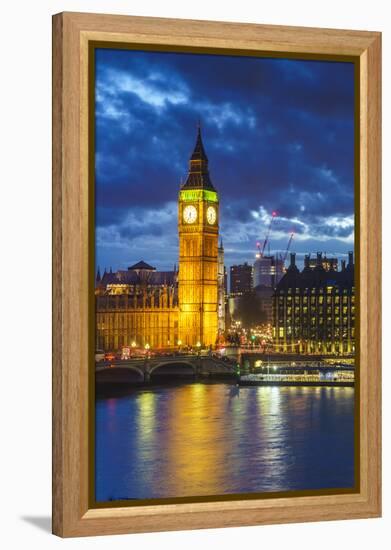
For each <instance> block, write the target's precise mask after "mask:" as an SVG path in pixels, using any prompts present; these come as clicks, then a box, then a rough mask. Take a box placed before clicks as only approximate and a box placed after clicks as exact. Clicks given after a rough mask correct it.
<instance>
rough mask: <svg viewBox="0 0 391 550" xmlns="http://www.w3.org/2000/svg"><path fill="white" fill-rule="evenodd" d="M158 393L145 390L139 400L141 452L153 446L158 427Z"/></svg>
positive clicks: (138, 436)
mask: <svg viewBox="0 0 391 550" xmlns="http://www.w3.org/2000/svg"><path fill="white" fill-rule="evenodd" d="M156 399H157V397H156V394H155V393H153V392H143V393H141V395H140V396H139V399H138V400H137V405H138V414H137V420H138V430H137V439H138V445H139V448H140V450H141V452H144V449H146V450H149V449H150V448H152V447H153V443H154V438H155V427H156Z"/></svg>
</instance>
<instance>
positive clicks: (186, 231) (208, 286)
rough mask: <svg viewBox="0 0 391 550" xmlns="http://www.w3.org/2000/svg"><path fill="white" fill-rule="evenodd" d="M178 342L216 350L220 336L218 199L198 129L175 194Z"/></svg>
mask: <svg viewBox="0 0 391 550" xmlns="http://www.w3.org/2000/svg"><path fill="white" fill-rule="evenodd" d="M178 234H179V275H178V303H179V321H178V323H179V326H178V332H179V340H180V341H181V343H182V345H188V346H214V345H215V344H216V340H217V335H218V238H219V199H218V195H217V192H216V189H215V188H214V187H213V184H212V182H211V180H210V177H209V169H208V158H207V156H206V153H205V149H204V146H203V143H202V138H201V130H200V128H198V134H197V140H196V145H195V148H194V151H193V154H192V156H191V158H190V163H189V173H188V176H187V179H186V182H185V183H184V184H183V185H182V187H181V189H180V191H179V199H178Z"/></svg>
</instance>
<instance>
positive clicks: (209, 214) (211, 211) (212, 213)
mask: <svg viewBox="0 0 391 550" xmlns="http://www.w3.org/2000/svg"><path fill="white" fill-rule="evenodd" d="M216 218H217V214H216V209H215V208H214V207H213V206H209V207H208V209H207V211H206V219H207V220H208V223H209V224H210V225H213V224H214V223H215V221H216Z"/></svg>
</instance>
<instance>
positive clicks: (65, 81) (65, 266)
mask: <svg viewBox="0 0 391 550" xmlns="http://www.w3.org/2000/svg"><path fill="white" fill-rule="evenodd" d="M107 41H110V42H112V43H118V44H119V43H129V44H133V45H134V44H136V45H139V46H140V49H142V48H143V47H147V46H149V47H150V48H151V47H156V48H158V47H159V48H162V47H163V48H171V49H175V48H176V49H177V50H181V49H182V50H183V49H185V50H186V48H187V49H188V48H198V50H199V49H202V48H207V49H208V50H209V51H214V50H216V51H217V50H218V51H221V50H224V51H225V52H226V53H229V52H230V51H235V52H244V53H247V54H251V55H256V54H259V55H261V54H262V52H264V53H265V52H269V53H270V52H275V53H276V54H278V55H280V56H282V55H287V56H289V55H290V56H297V57H300V56H303V55H306V56H308V55H310V56H311V55H312V56H314V57H316V56H319V55H321V56H335V55H339V56H346V57H349V58H354V60H355V61H356V62H357V67H358V70H359V101H360V103H359V131H360V143H359V151H358V150H357V151H356V153H357V155H358V162H359V164H358V168H359V185H360V186H359V195H358V197H357V199H356V205H357V207H358V210H359V226H358V227H357V231H359V233H360V239H359V250H356V254H357V260H358V263H359V280H358V281H357V282H358V285H357V287H358V288H357V290H358V292H359V304H360V316H359V334H360V348H359V349H360V351H359V365H360V383H359V385H358V386H357V387H356V391H358V392H359V404H360V410H359V432H360V437H359V449H358V452H359V457H360V461H359V464H360V471H359V488H358V490H357V492H354V493H352V492H349V493H346V494H323V495H318V496H295V497H294V498H292V497H280V498H276V497H274V496H273V495H270V498H260V499H245V498H243V499H242V500H225V501H221V502H216V501H210V502H188V503H180V504H178V503H174V504H153V505H145V506H133V507H125V506H122V507H110V508H102V507H100V508H91V507H90V504H89V503H90V498H89V491H90V489H89V487H90V486H91V468H90V467H89V458H88V457H89V445H91V433H90V430H89V422H90V420H91V419H90V418H89V416H90V413H89V407H88V403H89V392H90V391H91V388H90V382H89V380H90V378H89V376H88V372H89V365H90V363H91V360H90V355H91V353H90V349H91V342H92V340H91V332H93V331H91V330H90V325H91V319H90V314H89V312H90V311H91V309H90V308H91V300H93V292H90V291H91V279H90V277H89V273H90V268H89V265H90V260H91V258H90V246H89V243H90V242H91V216H92V210H91V202H92V199H91V197H92V196H93V189H92V185H91V177H90V174H89V172H90V171H89V142H88V136H89V132H88V125H89V107H88V106H89V97H88V93H89V92H88V77H89V43H90V42H107ZM380 116H381V34H380V33H377V32H361V31H348V30H346V31H342V30H332V29H312V28H299V27H280V26H265V25H255V24H254V25H253V24H236V23H220V22H210V21H191V20H179V19H178V20H174V19H155V18H146V17H128V16H118V15H114V16H112V15H97V14H86V13H61V14H58V15H55V16H54V17H53V532H54V533H55V534H56V535H59V536H63V537H71V536H85V535H103V534H118V533H136V532H147V531H163V530H183V529H199V528H212V527H229V526H241V525H243V526H244V525H261V524H273V523H288V522H302V521H321V520H335V519H349V518H350V519H352V518H370V517H378V516H380V514H381V433H380V432H381V412H380V400H381V374H380V362H381V355H380V354H381V317H380V316H381V288H380V283H381V281H380V278H381V264H380V262H381V253H380V245H381V241H380V239H381V234H380V231H381V229H380V228H381V203H380V200H381V123H380ZM91 296H92V298H91Z"/></svg>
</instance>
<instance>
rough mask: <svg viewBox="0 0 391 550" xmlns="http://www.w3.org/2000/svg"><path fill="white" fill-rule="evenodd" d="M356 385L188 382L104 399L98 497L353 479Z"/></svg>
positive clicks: (346, 483) (311, 485)
mask: <svg viewBox="0 0 391 550" xmlns="http://www.w3.org/2000/svg"><path fill="white" fill-rule="evenodd" d="M353 405H354V390H353V389H352V388H332V389H331V390H330V389H329V388H277V387H243V388H241V389H240V390H235V389H233V386H231V385H229V384H200V383H195V384H187V385H178V386H166V387H157V388H150V389H149V388H148V389H137V390H136V389H135V390H132V391H130V392H129V394H128V395H123V396H120V397H116V398H113V397H111V398H110V399H103V398H102V399H98V401H97V405H96V498H97V500H98V501H102V500H109V499H121V498H135V499H140V498H172V497H183V496H197V495H198V496H201V495H216V494H229V493H241V492H245V493H248V492H263V491H281V490H289V489H316V488H323V487H330V488H336V487H351V486H352V485H353V453H354V445H353V439H354V438H353V435H354V434H353Z"/></svg>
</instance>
